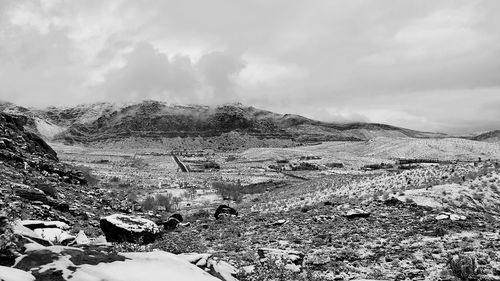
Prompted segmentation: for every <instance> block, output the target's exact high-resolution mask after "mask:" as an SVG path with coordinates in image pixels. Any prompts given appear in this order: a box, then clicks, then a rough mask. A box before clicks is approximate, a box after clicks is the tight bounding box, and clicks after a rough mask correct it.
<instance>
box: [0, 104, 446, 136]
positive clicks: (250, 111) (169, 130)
mask: <svg viewBox="0 0 500 281" xmlns="http://www.w3.org/2000/svg"><path fill="white" fill-rule="evenodd" d="M0 110H3V111H8V112H11V113H12V112H17V114H21V115H25V116H28V117H29V119H30V120H31V122H30V124H31V126H30V127H31V128H33V130H34V131H37V132H39V133H40V134H41V135H43V136H44V137H45V138H46V139H49V140H50V139H55V140H59V141H66V142H82V143H89V142H94V143H95V142H99V141H110V140H111V141H117V140H124V139H131V138H141V139H172V138H177V137H181V138H196V137H198V138H200V137H201V138H203V139H209V140H212V141H215V142H217V139H214V138H216V137H219V136H225V135H227V134H229V133H233V134H237V135H240V136H241V138H243V139H245V138H247V139H248V140H245V142H246V143H250V145H248V146H255V144H252V142H257V143H258V140H262V139H264V140H293V141H295V142H296V143H300V142H314V141H360V140H368V139H372V138H374V137H412V138H428V137H442V136H443V135H441V134H434V133H424V132H418V131H413V130H409V129H404V128H398V127H394V126H390V125H384V124H371V123H349V124H338V123H326V122H320V121H315V120H311V119H308V118H305V117H302V116H298V115H291V114H285V115H282V114H277V113H273V112H270V111H266V110H261V109H257V108H254V107H248V106H243V105H241V104H226V105H221V106H217V107H208V106H199V105H190V106H181V105H170V104H167V103H164V102H157V101H144V102H141V103H137V104H129V105H116V104H110V103H97V104H91V105H79V106H76V107H68V108H55V107H50V108H47V109H43V110H36V109H32V110H27V109H24V108H20V107H16V106H14V105H12V104H10V105H9V104H7V105H5V104H4V105H3V106H0ZM203 145H207V146H208V144H203Z"/></svg>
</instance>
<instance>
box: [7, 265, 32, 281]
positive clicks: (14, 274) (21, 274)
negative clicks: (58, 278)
mask: <svg viewBox="0 0 500 281" xmlns="http://www.w3.org/2000/svg"><path fill="white" fill-rule="evenodd" d="M0 280H2V281H34V280H35V277H34V276H33V275H31V274H29V273H28V272H26V271H22V270H19V269H17V268H12V267H6V266H0Z"/></svg>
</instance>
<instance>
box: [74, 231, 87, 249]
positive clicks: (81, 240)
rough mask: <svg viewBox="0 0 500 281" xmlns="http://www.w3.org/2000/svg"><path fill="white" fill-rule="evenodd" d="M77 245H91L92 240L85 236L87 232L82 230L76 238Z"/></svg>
mask: <svg viewBox="0 0 500 281" xmlns="http://www.w3.org/2000/svg"><path fill="white" fill-rule="evenodd" d="M75 244H77V245H88V244H90V239H89V238H88V237H87V235H85V232H83V230H80V232H78V234H77V235H76V237H75Z"/></svg>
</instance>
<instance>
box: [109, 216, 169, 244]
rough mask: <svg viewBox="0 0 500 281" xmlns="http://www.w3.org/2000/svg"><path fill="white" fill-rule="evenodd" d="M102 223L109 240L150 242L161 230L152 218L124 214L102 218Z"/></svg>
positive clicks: (138, 242)
mask: <svg viewBox="0 0 500 281" xmlns="http://www.w3.org/2000/svg"><path fill="white" fill-rule="evenodd" d="M100 225H101V230H102V231H103V232H104V235H105V236H106V240H107V241H108V242H130V243H137V244H149V243H152V242H154V241H155V239H156V236H157V235H158V234H159V232H160V230H159V228H158V226H157V225H156V224H155V223H154V222H152V221H150V220H147V219H144V218H140V217H135V216H129V215H122V214H114V215H111V216H107V217H104V218H101V221H100Z"/></svg>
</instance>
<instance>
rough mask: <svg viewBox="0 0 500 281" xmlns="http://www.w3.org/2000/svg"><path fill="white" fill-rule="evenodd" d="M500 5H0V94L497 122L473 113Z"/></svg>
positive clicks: (499, 68)
mask: <svg viewBox="0 0 500 281" xmlns="http://www.w3.org/2000/svg"><path fill="white" fill-rule="evenodd" d="M193 7H195V8H193ZM499 8H500V2H498V1H482V0H478V1H474V2H471V1H468V0H458V1H431V0H424V1H399V0H380V1H378V0H377V1H366V0H349V1H329V0H318V1H312V2H311V1H306V0H297V1H287V0H276V1H266V0H256V1H244V2H239V1H238V2H237V1H232V0H214V1H200V0H185V1H153V0H144V1H132V0H110V1H105V2H103V1H101V0H74V1H59V0H38V1H26V0H0V61H2V64H1V65H0V80H1V81H2V85H0V99H7V100H10V101H13V102H18V103H21V104H25V105H48V104H74V103H81V102H94V101H98V100H108V101H136V100H140V99H144V98H157V99H164V100H168V101H177V102H182V103H205V104H207V103H221V102H229V101H242V102H245V103H249V104H252V105H256V106H261V107H265V108H269V109H273V110H277V111H281V112H291V113H294V112H296V113H300V114H304V115H307V116H311V117H315V118H320V119H324V120H356V121H359V120H366V121H376V122H382V121H384V122H385V121H387V123H391V124H397V125H401V126H406V127H411V128H418V129H425V127H429V128H436V130H441V129H442V130H449V131H460V130H472V129H474V128H475V127H478V126H481V127H482V128H495V126H497V125H496V124H494V122H493V121H492V120H498V118H500V116H498V114H497V113H496V111H494V110H484V108H486V107H488V104H494V103H495V102H496V101H497V98H496V96H495V95H494V94H492V93H494V92H495V91H496V89H499V88H500V78H499V77H498V75H497V73H499V72H500V61H499V60H498V59H497V58H498V57H499V56H500V47H498V46H500V18H498V16H497V15H496V11H498V9H499ZM492 89H495V90H492ZM431 93H432V94H431ZM478 93H481V94H478ZM496 93H498V92H496ZM461 100H466V101H467V102H461ZM449 104H451V106H449ZM499 104H500V103H499ZM437 105H442V106H441V107H440V106H437ZM471 105H474V106H473V108H474V109H471ZM443 108H446V110H443ZM482 109H483V110H482ZM384 117H386V119H383V118H384ZM495 118H496V119H495ZM484 124H487V125H484Z"/></svg>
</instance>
